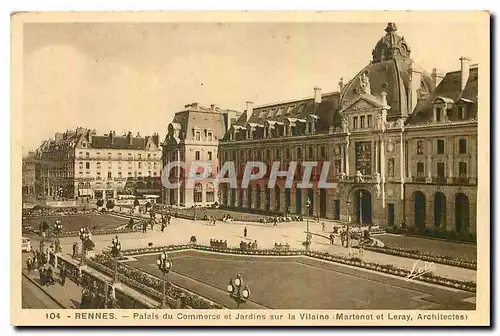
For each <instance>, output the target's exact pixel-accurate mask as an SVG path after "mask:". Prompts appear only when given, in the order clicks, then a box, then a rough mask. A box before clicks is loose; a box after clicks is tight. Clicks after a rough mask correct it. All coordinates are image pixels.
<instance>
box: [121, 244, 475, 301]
mask: <svg viewBox="0 0 500 336" xmlns="http://www.w3.org/2000/svg"><path fill="white" fill-rule="evenodd" d="M188 249H194V250H199V251H209V252H218V253H226V254H239V255H249V256H252V255H259V256H300V255H305V256H308V257H312V258H316V259H322V260H327V261H332V262H336V263H340V264H344V265H349V266H355V267H361V268H365V269H369V270H374V271H378V272H383V273H387V274H391V275H397V276H400V277H405V278H406V277H408V275H410V273H411V271H410V270H407V269H403V268H398V267H396V266H394V265H383V264H379V263H375V262H369V261H363V260H362V259H360V258H356V257H348V256H341V255H333V254H329V253H328V252H310V251H305V250H289V251H286V250H282V251H277V250H274V249H265V250H241V249H239V248H219V247H211V246H203V245H194V244H192V245H171V246H156V247H146V248H138V249H130V250H125V251H122V252H123V253H124V254H125V255H137V254H144V253H159V252H163V251H166V252H168V251H180V250H188ZM415 280H419V281H424V282H428V283H432V284H436V285H441V286H446V287H452V288H456V289H460V290H464V291H469V292H474V293H475V292H476V283H475V282H473V281H463V280H456V279H451V278H446V277H442V276H438V275H434V274H432V273H430V272H429V273H426V274H422V275H420V276H418V277H417V278H415Z"/></svg>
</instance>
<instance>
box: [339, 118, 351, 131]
mask: <svg viewBox="0 0 500 336" xmlns="http://www.w3.org/2000/svg"><path fill="white" fill-rule="evenodd" d="M340 124H341V129H342V132H343V133H347V132H348V131H349V128H348V126H347V119H346V117H345V116H342V119H341V121H340Z"/></svg>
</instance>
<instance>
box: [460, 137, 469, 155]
mask: <svg viewBox="0 0 500 336" xmlns="http://www.w3.org/2000/svg"><path fill="white" fill-rule="evenodd" d="M458 153H459V154H467V139H460V140H458Z"/></svg>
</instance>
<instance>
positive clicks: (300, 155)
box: [297, 147, 302, 159]
mask: <svg viewBox="0 0 500 336" xmlns="http://www.w3.org/2000/svg"><path fill="white" fill-rule="evenodd" d="M297 159H302V147H297Z"/></svg>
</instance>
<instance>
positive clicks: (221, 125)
mask: <svg viewBox="0 0 500 336" xmlns="http://www.w3.org/2000/svg"><path fill="white" fill-rule="evenodd" d="M184 108H185V109H184V110H183V111H180V112H177V113H175V116H174V119H173V121H172V123H170V124H169V125H168V131H167V135H166V137H165V141H164V143H163V161H164V162H163V164H164V166H165V165H167V164H168V163H170V162H173V161H181V162H184V163H185V166H186V168H187V169H189V167H190V165H191V163H192V162H193V161H204V162H208V163H209V164H210V165H211V172H210V174H209V177H208V178H207V179H205V180H203V181H199V182H197V183H196V184H194V185H193V187H192V188H189V186H188V183H187V178H186V177H187V174H188V171H184V170H183V169H180V168H179V169H172V170H170V172H168V177H169V179H170V180H171V181H172V182H173V183H176V182H181V187H180V188H165V191H164V193H163V195H164V203H165V204H168V205H174V206H182V207H191V206H193V205H200V206H202V205H209V204H214V203H215V202H218V198H219V194H218V188H217V185H216V184H215V183H213V181H211V179H213V177H214V176H215V175H216V174H217V172H218V167H219V166H218V145H219V140H220V139H221V138H222V136H223V135H224V133H225V132H226V131H227V129H228V127H229V125H230V124H231V123H232V122H234V121H236V119H237V118H239V116H240V115H241V112H237V111H233V110H221V109H219V108H218V107H216V106H215V105H211V106H210V107H203V106H200V105H199V104H198V103H193V104H189V105H186V106H184Z"/></svg>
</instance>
